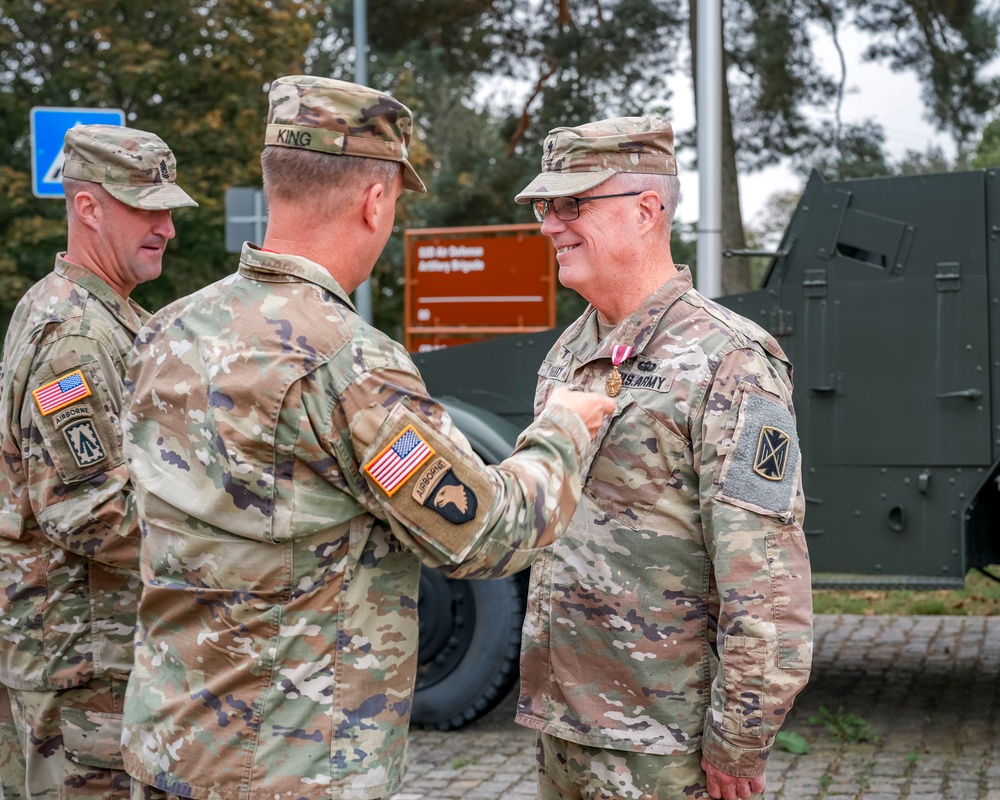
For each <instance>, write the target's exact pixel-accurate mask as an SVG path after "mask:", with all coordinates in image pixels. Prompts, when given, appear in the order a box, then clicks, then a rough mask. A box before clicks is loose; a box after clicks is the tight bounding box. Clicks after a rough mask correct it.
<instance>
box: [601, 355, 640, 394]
mask: <svg viewBox="0 0 1000 800" xmlns="http://www.w3.org/2000/svg"><path fill="white" fill-rule="evenodd" d="M633 349H634V348H633V347H632V346H631V345H624V344H616V345H615V346H614V347H612V348H611V374H610V375H608V379H607V380H606V381H605V382H604V388H605V389H606V390H607V392H608V397H617V396H618V392H620V391H621V390H622V376H621V373H620V372H619V371H618V365H619V364H621V363H622V362H623V361H625V360H627V359H628V358H629V357H631V355H632V350H633Z"/></svg>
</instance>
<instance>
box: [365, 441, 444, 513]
mask: <svg viewBox="0 0 1000 800" xmlns="http://www.w3.org/2000/svg"><path fill="white" fill-rule="evenodd" d="M433 455H434V448H432V447H431V446H430V445H429V444H427V442H425V441H424V440H423V439H422V438H421V437H420V434H419V433H417V431H416V428H414V427H413V426H412V425H407V426H406V427H405V428H403V430H402V431H400V433H399V435H398V436H397V437H396V438H395V439H393V440H392V441H391V442H390V443H389V445H388V446H387V447H386V448H385V449H384V450H382V452H381V453H379V454H378V455H377V456H375V458H373V459H372V460H371V461H369V462H368V463H367V464H365V472H367V473H368V475H369V476H370V477H371V479H372V480H373V481H375V483H376V484H377V485H378V487H379V488H380V489H381V490H382V491H383V492H385V493H386V494H387V495H388V496H389V497H392V496H393V495H394V494H395V493H396V492H397V491H398V490H399V487H400V486H402V485H403V484H404V483H406V482H407V481H408V480H409V479H410V477H411V476H412V475H413V473H414V472H416V471H417V470H418V469H420V467H421V466H422V465H423V464H424V463H425V462H426V461H427V460H428V459H429V458H430V457H431V456H433Z"/></svg>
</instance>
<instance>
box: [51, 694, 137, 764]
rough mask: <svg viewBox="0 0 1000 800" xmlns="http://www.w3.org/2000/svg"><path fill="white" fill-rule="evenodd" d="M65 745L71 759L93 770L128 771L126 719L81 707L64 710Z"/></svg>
mask: <svg viewBox="0 0 1000 800" xmlns="http://www.w3.org/2000/svg"><path fill="white" fill-rule="evenodd" d="M59 717H60V722H61V727H62V735H63V746H64V747H65V749H66V755H67V756H68V757H69V758H70V760H72V761H75V762H77V763H78V764H85V765H87V766H89V767H103V768H104V769H118V770H123V769H125V764H124V762H123V760H122V743H121V739H122V716H121V714H106V713H101V712H99V711H86V710H84V709H81V708H61V709H59Z"/></svg>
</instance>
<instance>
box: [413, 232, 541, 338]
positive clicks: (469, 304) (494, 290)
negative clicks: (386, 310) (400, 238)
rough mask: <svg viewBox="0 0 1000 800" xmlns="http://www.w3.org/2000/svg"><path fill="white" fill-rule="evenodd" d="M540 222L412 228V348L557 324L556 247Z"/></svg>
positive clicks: (520, 331) (522, 331)
mask: <svg viewBox="0 0 1000 800" xmlns="http://www.w3.org/2000/svg"><path fill="white" fill-rule="evenodd" d="M539 227H540V226H539V225H537V224H531V225H483V226H478V227H467V228H422V229H413V230H408V231H406V234H405V239H406V274H405V279H406V283H405V290H404V305H405V315H406V319H405V345H406V348H407V349H408V350H410V351H416V350H428V349H437V348H438V347H447V346H450V345H453V344H460V343H462V342H464V341H473V340H481V339H484V338H489V337H491V336H495V335H497V334H501V333H528V332H531V331H540V330H547V329H548V328H552V327H554V326H555V324H556V294H555V288H556V284H555V281H556V262H555V250H554V249H553V248H552V245H551V243H550V242H549V240H548V238H547V237H545V236H543V235H542V234H541V233H540V232H539Z"/></svg>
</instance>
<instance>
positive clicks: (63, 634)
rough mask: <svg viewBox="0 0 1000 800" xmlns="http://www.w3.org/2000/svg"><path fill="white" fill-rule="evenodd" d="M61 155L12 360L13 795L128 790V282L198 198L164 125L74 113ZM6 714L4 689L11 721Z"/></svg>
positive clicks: (4, 372)
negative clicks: (53, 238)
mask: <svg viewBox="0 0 1000 800" xmlns="http://www.w3.org/2000/svg"><path fill="white" fill-rule="evenodd" d="M63 154H64V156H65V162H64V163H65V166H64V170H63V189H64V191H65V194H66V211H67V220H68V234H67V247H66V252H64V253H60V254H59V255H57V256H56V261H55V269H54V270H53V271H52V272H51V273H50V274H49V275H47V276H46V277H45V278H43V279H42V280H41V281H39V282H38V283H36V284H35V285H34V286H33V287H32V288H31V289H29V290H28V292H27V293H26V294H25V295H24V297H23V298H21V300H20V302H19V303H18V305H17V308H16V309H15V310H14V314H13V316H12V318H11V321H10V325H9V327H8V329H7V336H6V340H5V341H4V346H3V356H2V362H0V379H2V386H0V455H2V458H0V497H2V498H3V506H2V509H0V641H2V643H3V646H2V647H0V685H3V686H4V687H6V688H5V691H8V692H9V695H10V701H11V702H10V707H9V708H10V715H11V717H12V719H13V727H14V737H13V742H14V744H15V745H16V750H15V749H13V748H12V749H10V750H9V751H8V753H3V752H0V775H2V777H0V781H2V788H3V792H4V797H5V798H6V797H7V796H8V795H11V796H14V797H16V796H17V794H18V792H19V791H20V792H23V794H24V796H25V797H32V798H52V800H57V798H97V797H101V798H125V797H128V795H129V793H130V780H129V777H128V775H127V774H126V773H125V771H124V769H123V768H122V758H121V748H120V746H119V740H120V737H121V711H122V703H123V700H124V695H125V681H126V679H127V677H128V673H129V671H130V669H131V665H132V637H133V633H134V628H135V608H136V601H137V596H138V590H139V587H140V585H141V583H140V580H139V575H138V549H139V547H138V546H139V538H138V524H137V520H136V517H135V513H134V506H133V503H132V496H131V487H130V485H129V480H128V471H127V469H126V467H125V464H124V459H123V457H122V449H121V429H120V424H121V417H122V414H123V412H124V399H125V393H126V392H125V386H124V383H123V377H124V372H125V357H126V355H127V354H128V352H129V351H130V349H131V346H132V340H133V338H134V337H135V335H136V334H137V333H138V332H139V328H140V327H141V325H142V323H143V322H144V321H145V320H146V319H147V318H148V317H149V315H148V314H147V313H146V312H145V311H143V309H141V308H140V307H139V306H138V305H136V304H135V303H134V302H133V301H131V300H130V299H129V294H130V293H131V291H132V290H133V289H134V288H135V286H136V285H137V284H139V283H141V282H143V281H147V280H150V279H152V278H155V277H156V276H157V275H159V273H160V269H161V264H162V258H163V252H164V248H165V247H166V244H167V242H168V241H169V240H170V239H171V238H173V236H174V227H173V223H172V221H171V212H170V210H169V209H171V208H175V207H179V206H187V205H195V203H194V201H193V200H191V198H190V197H188V196H187V195H186V194H185V193H184V192H183V191H182V190H181V189H180V188H179V187H178V186H177V185H176V183H174V180H175V173H176V165H175V162H174V157H173V155H172V154H171V152H170V150H168V149H167V146H166V145H165V144H164V143H163V141H162V140H161V139H160V138H159V137H157V136H154V135H153V134H151V133H146V132H145V131H138V130H134V129H129V128H117V127H111V126H105V125H92V126H84V127H78V128H74V129H72V130H70V131H69V132H67V134H66V137H65V142H64V147H63ZM6 710H7V707H6V706H5V704H4V703H3V698H0V724H2V722H3V717H4V715H5V711H6ZM6 730H7V729H5V731H4V733H5V735H4V736H3V737H2V739H0V742H2V743H4V745H5V746H8V745H7V743H8V742H10V737H9V736H7V735H6ZM14 770H17V771H19V773H20V774H19V776H17V775H15V774H14Z"/></svg>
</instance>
